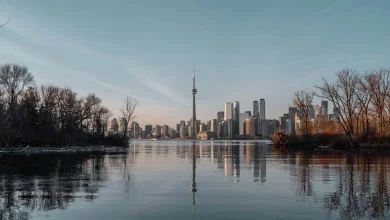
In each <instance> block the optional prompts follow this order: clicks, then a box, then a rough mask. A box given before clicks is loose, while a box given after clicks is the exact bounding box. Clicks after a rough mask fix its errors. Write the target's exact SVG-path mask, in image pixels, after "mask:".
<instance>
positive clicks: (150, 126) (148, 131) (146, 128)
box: [145, 125, 153, 135]
mask: <svg viewBox="0 0 390 220" xmlns="http://www.w3.org/2000/svg"><path fill="white" fill-rule="evenodd" d="M152 129H153V126H152V125H145V135H148V134H150V133H152Z"/></svg>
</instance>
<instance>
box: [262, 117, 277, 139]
mask: <svg viewBox="0 0 390 220" xmlns="http://www.w3.org/2000/svg"><path fill="white" fill-rule="evenodd" d="M278 130H279V121H278V120H275V119H271V120H267V122H266V133H265V134H264V136H263V137H269V136H271V135H273V134H274V133H276V132H277V131H278Z"/></svg>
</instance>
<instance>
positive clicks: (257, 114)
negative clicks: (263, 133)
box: [253, 100, 260, 118]
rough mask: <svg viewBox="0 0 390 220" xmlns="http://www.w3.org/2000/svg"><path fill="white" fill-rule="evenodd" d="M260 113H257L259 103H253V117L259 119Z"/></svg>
mask: <svg viewBox="0 0 390 220" xmlns="http://www.w3.org/2000/svg"><path fill="white" fill-rule="evenodd" d="M259 115H260V112H259V102H258V101H256V100H255V101H253V117H254V118H259Z"/></svg>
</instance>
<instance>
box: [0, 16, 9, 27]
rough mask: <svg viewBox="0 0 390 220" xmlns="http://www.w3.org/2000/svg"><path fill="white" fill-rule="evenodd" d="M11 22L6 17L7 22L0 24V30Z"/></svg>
mask: <svg viewBox="0 0 390 220" xmlns="http://www.w3.org/2000/svg"><path fill="white" fill-rule="evenodd" d="M10 20H11V17H8V20H7V21H5V22H4V23H2V24H0V28H2V27H4V26H5V25H7V24H8V23H9V21H10Z"/></svg>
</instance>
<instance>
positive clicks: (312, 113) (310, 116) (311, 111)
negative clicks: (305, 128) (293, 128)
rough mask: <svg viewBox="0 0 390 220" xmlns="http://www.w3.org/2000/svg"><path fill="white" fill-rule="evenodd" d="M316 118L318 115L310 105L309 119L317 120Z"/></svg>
mask: <svg viewBox="0 0 390 220" xmlns="http://www.w3.org/2000/svg"><path fill="white" fill-rule="evenodd" d="M315 118H316V114H315V111H314V106H313V105H310V106H309V119H315Z"/></svg>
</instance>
